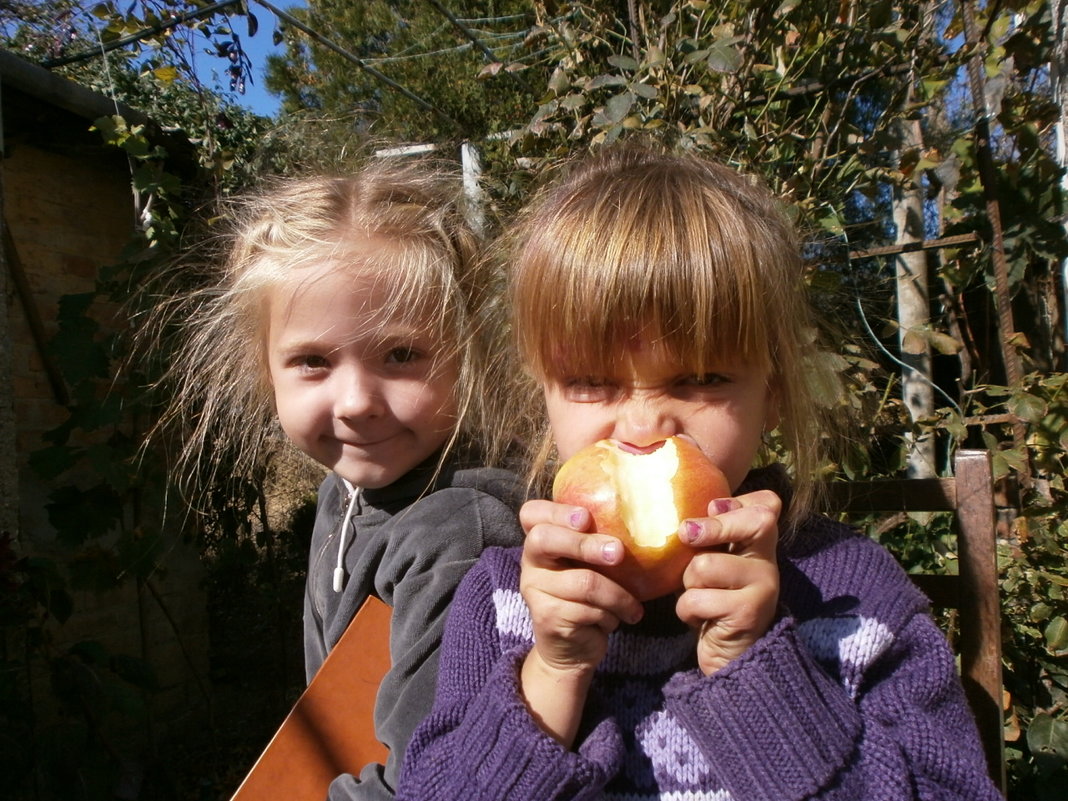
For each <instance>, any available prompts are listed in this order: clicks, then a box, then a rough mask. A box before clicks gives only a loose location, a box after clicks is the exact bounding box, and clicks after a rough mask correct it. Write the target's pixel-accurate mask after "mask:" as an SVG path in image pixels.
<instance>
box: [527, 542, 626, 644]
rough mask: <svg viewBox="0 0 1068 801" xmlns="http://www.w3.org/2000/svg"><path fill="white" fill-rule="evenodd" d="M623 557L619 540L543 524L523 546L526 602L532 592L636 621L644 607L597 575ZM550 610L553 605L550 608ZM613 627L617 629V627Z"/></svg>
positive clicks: (532, 594) (616, 586) (531, 596)
mask: <svg viewBox="0 0 1068 801" xmlns="http://www.w3.org/2000/svg"><path fill="white" fill-rule="evenodd" d="M622 558H623V545H622V543H620V541H619V540H617V539H616V538H615V537H609V536H607V535H601V534H579V533H577V532H574V531H571V530H569V529H566V528H561V527H559V526H549V525H539V526H536V527H535V528H534V529H532V530H531V532H530V533H529V534H528V535H527V539H526V541H525V543H524V545H523V557H522V562H521V567H522V571H521V574H520V590H521V591H522V593H523V596H524V598H527V599H528V606H531V600H530V599H531V598H533V597H534V593H539V594H540V596H547V597H549V598H555V599H558V600H559V601H561V602H562V603H577V604H581V605H585V606H589V607H593V608H595V609H598V610H603V611H608V612H610V613H611V614H613V615H615V616H617V617H619V618H620V619H622V620H626V621H629V622H637V620H639V619H640V618H641V614H642V607H641V604H640V603H639V602H638V601H637V600H636V599H635V598H634V596H632V595H631V594H630V593H629V592H627V591H626V590H625V589H623V588H622V587H621V586H620V585H619V584H617V583H616V582H614V581H612V580H611V579H609V578H607V577H606V576H604V575H602V574H600V573H598V572H597V571H596V568H597V567H598V566H602V565H612V564H616V563H617V562H619V561H620V560H621V559H622ZM546 607H547V608H549V609H550V611H552V610H551V604H546ZM613 628H614V625H613Z"/></svg>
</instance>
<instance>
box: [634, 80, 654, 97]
mask: <svg viewBox="0 0 1068 801" xmlns="http://www.w3.org/2000/svg"><path fill="white" fill-rule="evenodd" d="M630 90H631V91H632V92H634V94H636V95H639V96H641V97H644V98H645V99H646V100H656V96H657V91H656V87H655V86H650V85H649V84H647V83H632V84H631V85H630Z"/></svg>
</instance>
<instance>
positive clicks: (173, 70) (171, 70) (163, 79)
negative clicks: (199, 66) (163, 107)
mask: <svg viewBox="0 0 1068 801" xmlns="http://www.w3.org/2000/svg"><path fill="white" fill-rule="evenodd" d="M152 74H153V75H154V76H156V80H157V81H159V82H160V83H164V84H167V85H168V86H169V85H170V84H172V83H174V82H175V81H176V80H178V69H177V67H173V66H168V67H159V68H158V69H154V70H152Z"/></svg>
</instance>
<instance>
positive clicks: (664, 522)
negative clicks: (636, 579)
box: [601, 440, 682, 548]
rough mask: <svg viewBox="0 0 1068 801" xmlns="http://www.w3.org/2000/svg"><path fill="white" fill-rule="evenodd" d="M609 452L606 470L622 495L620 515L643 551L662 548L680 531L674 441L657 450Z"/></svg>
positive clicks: (620, 495)
mask: <svg viewBox="0 0 1068 801" xmlns="http://www.w3.org/2000/svg"><path fill="white" fill-rule="evenodd" d="M601 447H605V448H607V449H608V451H609V458H608V459H607V460H606V461H605V462H604V470H605V472H606V473H608V478H609V480H610V481H611V482H612V485H613V487H614V488H615V492H616V494H617V495H618V496H619V516H620V517H621V518H622V519H623V525H625V526H626V527H627V531H629V532H630V535H631V538H632V539H633V540H634V544H635V545H637V546H638V547H640V548H663V547H664V545H665V544H666V543H667V541H668V538H669V537H674V536H675V532H676V531H678V528H679V524H681V523H682V520H680V519H679V512H678V509H677V508H676V506H675V490H674V489H673V486H672V483H671V482H672V481H673V480H674V478H675V474H676V473H678V471H679V454H678V450H677V448H676V447H675V441H674V440H666V441H664V442H661V443H659V447H657V448H656V449H655V450H651V451H646V452H631V451H630V450H629V449H627V448H625V447H623V446H621V447H618V448H613V447H611V446H608V445H602V446H601Z"/></svg>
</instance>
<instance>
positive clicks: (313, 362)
mask: <svg viewBox="0 0 1068 801" xmlns="http://www.w3.org/2000/svg"><path fill="white" fill-rule="evenodd" d="M293 365H294V366H295V367H299V368H300V369H301V370H322V369H324V368H326V367H329V366H330V362H328V361H327V360H326V358H325V357H323V356H317V355H314V354H303V355H301V356H297V357H295V358H294V359H293Z"/></svg>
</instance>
